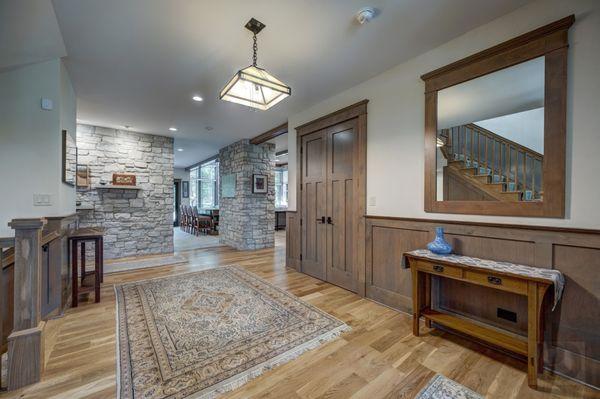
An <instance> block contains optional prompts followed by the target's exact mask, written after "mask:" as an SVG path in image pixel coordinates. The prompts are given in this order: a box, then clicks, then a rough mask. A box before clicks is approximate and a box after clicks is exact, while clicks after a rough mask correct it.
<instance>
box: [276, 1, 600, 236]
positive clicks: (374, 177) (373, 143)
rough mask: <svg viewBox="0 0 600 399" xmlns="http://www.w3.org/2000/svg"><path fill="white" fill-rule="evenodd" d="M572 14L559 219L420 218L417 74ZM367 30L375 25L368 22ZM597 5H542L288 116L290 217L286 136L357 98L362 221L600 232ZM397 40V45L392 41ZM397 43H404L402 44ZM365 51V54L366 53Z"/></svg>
mask: <svg viewBox="0 0 600 399" xmlns="http://www.w3.org/2000/svg"><path fill="white" fill-rule="evenodd" d="M569 14H575V16H576V18H577V21H576V22H575V25H574V26H573V27H572V28H571V30H570V48H569V73H568V97H567V101H568V106H567V113H568V117H567V171H566V174H567V187H566V196H567V204H566V218H565V219H541V218H515V217H495V216H487V217H484V216H477V215H467V216H465V215H447V214H434V213H425V212H424V211H423V196H424V193H423V191H424V189H423V175H424V168H423V163H424V162H423V158H424V155H423V152H424V139H423V131H424V96H423V92H424V84H423V82H422V81H421V79H420V78H419V76H420V75H422V74H423V73H426V72H429V71H431V70H433V69H436V68H438V67H441V66H444V65H446V64H448V63H451V62H453V61H456V60H458V59H461V58H463V57H466V56H468V55H470V54H473V53H475V52H478V51H481V50H484V49H486V48H488V47H491V46H493V45H496V44H498V43H500V42H502V41H505V40H508V39H511V38H513V37H515V36H517V35H519V34H523V33H525V32H528V31H530V30H533V29H535V28H538V27H540V26H542V25H544V24H547V23H550V22H553V21H555V20H557V19H560V18H563V17H566V16H568V15H569ZM372 23H374V24H376V23H377V21H374V22H372ZM598 38H600V1H596V0H572V1H568V2H566V1H561V0H544V1H538V2H535V3H531V4H529V5H526V6H524V7H522V8H520V9H518V10H516V11H515V12H513V13H510V14H508V15H505V16H503V17H501V18H499V19H496V20H494V21H492V22H490V23H488V24H486V25H483V26H481V27H479V28H477V29H474V30H472V31H470V32H468V33H466V34H465V35H463V36H460V37H459V38H457V39H454V40H452V41H450V42H448V43H446V44H444V45H442V46H440V47H438V48H436V49H434V50H432V51H429V52H427V53H425V54H423V55H420V56H418V57H416V58H413V59H412V60H410V61H408V62H406V63H403V64H401V65H398V66H396V67H395V68H393V69H391V70H389V71H387V72H384V73H382V74H380V75H378V76H376V77H374V78H372V79H370V80H368V81H366V82H363V83H361V84H359V85H358V86H355V87H353V88H351V89H349V90H346V91H344V92H342V93H340V94H338V95H336V96H334V97H331V98H329V99H328V100H325V101H323V102H321V103H319V104H316V105H314V106H312V107H310V108H308V109H307V110H305V111H303V112H300V113H298V114H295V115H291V116H290V117H289V124H290V134H289V142H288V145H289V158H290V159H289V165H290V207H289V209H290V210H295V209H296V185H295V182H296V170H295V165H296V134H295V130H294V129H293V128H294V127H296V126H299V125H301V124H303V123H306V122H309V121H311V120H313V119H315V118H317V117H320V116H322V115H326V114H328V113H330V112H333V111H336V110H338V109H340V108H342V107H345V106H348V105H350V104H353V103H355V102H357V101H360V100H363V99H369V100H370V102H369V104H368V107H367V109H368V113H369V114H368V148H367V198H369V197H376V204H377V205H376V206H369V207H368V208H367V213H368V214H370V215H385V216H397V217H417V218H429V219H452V220H464V221H481V222H499V223H517V224H536V225H548V226H569V227H580V228H600V212H598V210H597V203H598V198H600V179H599V176H600V134H599V133H598V129H599V128H600V112H599V110H600V94H599V93H600V79H599V78H598V65H600V40H598ZM399 40H400V38H399ZM402 40H410V38H404V39H402ZM367 53H368V51H367V52H366V53H365V54H367Z"/></svg>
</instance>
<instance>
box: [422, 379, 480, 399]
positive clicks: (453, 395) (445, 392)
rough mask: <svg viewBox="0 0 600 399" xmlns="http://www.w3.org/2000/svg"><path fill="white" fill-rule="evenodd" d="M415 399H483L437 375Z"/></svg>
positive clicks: (454, 382)
mask: <svg viewBox="0 0 600 399" xmlns="http://www.w3.org/2000/svg"><path fill="white" fill-rule="evenodd" d="M416 399H483V396H481V395H479V394H478V393H476V392H473V391H471V390H470V389H469V388H467V387H465V386H464V385H460V384H459V383H458V382H456V381H452V380H451V379H449V378H446V377H444V376H443V375H441V374H438V375H436V376H435V377H433V378H432V379H431V381H429V383H428V384H427V386H426V387H425V388H424V389H423V390H422V391H421V392H420V393H419V394H418V395H417V397H416Z"/></svg>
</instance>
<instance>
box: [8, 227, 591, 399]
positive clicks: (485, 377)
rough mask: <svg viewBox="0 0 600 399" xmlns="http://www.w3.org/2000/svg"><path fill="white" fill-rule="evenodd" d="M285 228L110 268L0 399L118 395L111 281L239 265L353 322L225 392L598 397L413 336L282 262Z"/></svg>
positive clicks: (503, 359)
mask: <svg viewBox="0 0 600 399" xmlns="http://www.w3.org/2000/svg"><path fill="white" fill-rule="evenodd" d="M283 245H285V236H284V235H283V233H278V234H277V239H276V247H275V249H267V250H260V251H252V252H248V251H247V252H240V251H235V250H232V249H230V248H227V247H221V248H212V249H204V250H195V251H189V252H184V253H182V254H183V255H184V256H185V257H187V258H188V260H189V263H188V264H184V265H178V266H163V267H159V268H153V269H146V270H137V271H132V272H125V273H119V274H112V275H107V276H106V277H105V283H104V284H103V287H102V302H101V303H99V304H95V303H93V297H91V298H89V300H87V301H86V300H83V301H82V303H81V305H80V306H79V307H78V308H77V309H69V310H68V311H67V312H66V313H65V315H64V317H62V318H59V319H55V320H51V321H49V322H48V326H47V329H46V331H45V333H46V348H45V349H46V358H47V363H46V370H45V373H44V377H43V380H42V381H41V382H40V383H38V384H35V385H32V386H29V387H27V388H25V389H22V390H20V391H15V392H3V393H2V394H0V398H9V397H10V398H13V397H14V398H44V399H50V398H70V399H75V398H103V399H104V398H113V397H115V395H116V363H115V350H116V349H115V299H114V292H113V284H115V283H121V282H126V281H135V280H141V279H147V278H153V277H159V276H166V275H172V274H176V273H182V272H188V271H192V270H202V269H206V268H211V267H215V266H219V265H227V264H239V265H242V266H244V267H246V268H247V269H248V270H249V271H251V272H253V273H256V274H258V275H259V276H261V277H263V278H264V279H266V280H268V281H270V282H271V283H273V284H275V285H277V286H279V287H282V288H284V289H286V290H288V291H290V292H292V293H293V294H295V295H297V296H299V297H300V298H302V299H303V300H305V301H307V302H310V303H312V304H313V305H315V306H318V307H319V308H321V309H323V310H324V311H326V312H328V313H330V314H332V315H334V316H336V317H338V318H340V319H342V320H344V321H345V322H346V323H348V324H349V325H350V326H351V327H352V330H351V331H350V332H348V333H345V334H344V335H342V337H341V338H339V339H337V340H335V341H332V342H330V343H327V344H325V345H323V346H321V347H319V348H317V349H315V350H312V351H310V352H307V353H305V354H304V355H302V356H301V357H299V358H298V359H296V360H293V361H291V362H289V363H286V364H284V365H282V366H280V367H277V368H275V369H274V370H271V371H269V372H267V373H265V374H263V375H262V376H260V377H259V378H257V379H255V380H253V381H251V382H249V383H248V384H246V385H244V386H242V387H241V388H238V389H237V390H235V391H232V392H230V393H228V394H226V395H225V396H224V397H226V398H230V399H233V398H235V399H241V398H366V399H376V398H413V397H414V396H415V395H416V394H417V393H418V392H419V391H420V390H421V389H422V388H423V387H424V386H425V384H426V383H427V381H428V380H429V379H430V378H431V377H433V376H434V375H435V374H436V373H441V374H443V375H445V376H446V377H448V378H451V379H453V380H455V381H457V382H459V383H461V384H463V385H465V386H467V387H469V388H471V389H472V390H474V391H477V392H479V393H480V394H482V395H485V397H486V398H502V399H505V398H528V399H529V398H531V399H535V398H600V393H599V392H598V391H594V390H592V389H590V388H587V387H585V386H583V385H580V384H577V383H575V382H572V381H569V380H567V379H565V378H562V377H559V376H556V375H552V374H549V373H547V372H546V373H545V374H544V375H543V376H541V377H540V381H539V390H538V391H533V390H531V389H530V388H529V387H528V386H527V378H526V377H527V376H526V369H525V363H524V362H520V361H518V360H515V359H513V358H511V357H508V356H505V355H502V354H500V353H498V352H495V351H493V350H490V349H488V348H485V347H483V346H480V345H478V344H476V343H473V342H470V341H467V340H464V339H462V338H459V337H456V336H453V335H450V334H446V333H442V332H439V331H436V330H433V331H431V332H429V333H426V332H425V330H426V329H425V327H422V332H423V335H422V336H421V337H414V336H413V335H412V333H411V317H410V316H409V315H406V314H403V313H399V312H397V311H394V310H392V309H389V308H387V307H385V306H382V305H379V304H377V303H375V302H371V301H369V300H367V299H364V298H361V297H359V296H357V295H355V294H353V293H351V292H349V291H346V290H343V289H341V288H338V287H335V286H332V285H330V284H327V283H324V282H322V281H319V280H316V279H314V278H311V277H309V276H306V275H304V274H301V273H297V272H296V271H293V270H290V269H286V268H285V265H284V264H285V247H284V246H283Z"/></svg>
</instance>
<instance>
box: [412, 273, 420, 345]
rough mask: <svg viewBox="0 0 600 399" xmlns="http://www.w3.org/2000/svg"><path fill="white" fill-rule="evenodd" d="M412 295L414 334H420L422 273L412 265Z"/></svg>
mask: <svg viewBox="0 0 600 399" xmlns="http://www.w3.org/2000/svg"><path fill="white" fill-rule="evenodd" d="M411 270H412V290H413V292H412V297H413V335H414V336H416V337H418V336H419V318H420V317H421V292H420V287H421V284H420V281H419V276H420V274H421V273H419V271H418V270H417V269H416V268H414V267H412V268H411Z"/></svg>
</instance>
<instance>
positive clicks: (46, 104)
mask: <svg viewBox="0 0 600 399" xmlns="http://www.w3.org/2000/svg"><path fill="white" fill-rule="evenodd" d="M53 108H54V104H53V103H52V100H50V99H49V98H42V109H45V110H46V111H51V110H52V109H53Z"/></svg>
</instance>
